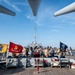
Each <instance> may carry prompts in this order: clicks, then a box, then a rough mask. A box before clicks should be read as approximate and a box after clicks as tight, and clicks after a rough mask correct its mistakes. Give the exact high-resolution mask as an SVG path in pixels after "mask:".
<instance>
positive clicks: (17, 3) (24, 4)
mask: <svg viewBox="0 0 75 75" xmlns="http://www.w3.org/2000/svg"><path fill="white" fill-rule="evenodd" d="M13 4H16V5H23V6H27V3H19V2H13Z"/></svg>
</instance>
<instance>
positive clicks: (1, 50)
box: [0, 44, 8, 53]
mask: <svg viewBox="0 0 75 75" xmlns="http://www.w3.org/2000/svg"><path fill="white" fill-rule="evenodd" d="M7 48H8V45H7V44H0V53H4V52H6V51H7Z"/></svg>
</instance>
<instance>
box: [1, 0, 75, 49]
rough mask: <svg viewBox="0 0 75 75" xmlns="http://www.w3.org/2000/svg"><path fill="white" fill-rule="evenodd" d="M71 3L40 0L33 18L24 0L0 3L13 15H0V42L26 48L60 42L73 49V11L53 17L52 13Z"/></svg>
mask: <svg viewBox="0 0 75 75" xmlns="http://www.w3.org/2000/svg"><path fill="white" fill-rule="evenodd" d="M74 1H75V0H42V1H41V4H40V6H39V9H38V12H37V15H36V16H34V15H33V12H32V10H31V8H30V6H29V4H28V2H27V0H0V5H3V6H5V7H6V8H8V9H10V10H12V11H14V12H15V13H16V16H10V15H6V14H2V13H0V43H3V44H9V42H14V43H16V44H21V45H22V46H27V45H28V44H30V43H32V42H34V33H35V25H36V37H37V38H36V41H37V43H41V44H42V45H43V46H52V47H59V46H60V42H63V43H64V44H66V45H68V47H72V48H75V17H74V16H75V12H73V13H69V14H65V15H61V16H58V17H55V16H54V15H53V14H54V13H55V12H56V11H58V10H60V9H62V8H63V7H65V6H67V5H69V4H71V3H73V2H74Z"/></svg>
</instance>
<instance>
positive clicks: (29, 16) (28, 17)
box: [25, 14, 34, 21]
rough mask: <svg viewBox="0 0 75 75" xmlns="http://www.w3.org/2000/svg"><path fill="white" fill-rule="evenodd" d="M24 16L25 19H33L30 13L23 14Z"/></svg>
mask: <svg viewBox="0 0 75 75" xmlns="http://www.w3.org/2000/svg"><path fill="white" fill-rule="evenodd" d="M25 17H26V18H27V19H30V20H32V21H33V20H34V18H33V16H31V15H28V14H27V15H25Z"/></svg>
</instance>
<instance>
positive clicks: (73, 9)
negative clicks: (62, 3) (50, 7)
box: [54, 2, 75, 16]
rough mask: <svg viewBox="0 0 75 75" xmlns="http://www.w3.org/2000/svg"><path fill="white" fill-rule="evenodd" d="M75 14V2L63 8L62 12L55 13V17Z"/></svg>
mask: <svg viewBox="0 0 75 75" xmlns="http://www.w3.org/2000/svg"><path fill="white" fill-rule="evenodd" d="M71 12H75V2H74V3H72V4H70V5H68V6H66V7H64V8H62V9H61V10H59V11H57V12H55V13H54V16H59V15H63V14H67V13H71Z"/></svg>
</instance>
